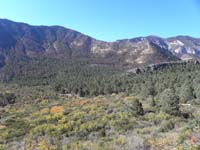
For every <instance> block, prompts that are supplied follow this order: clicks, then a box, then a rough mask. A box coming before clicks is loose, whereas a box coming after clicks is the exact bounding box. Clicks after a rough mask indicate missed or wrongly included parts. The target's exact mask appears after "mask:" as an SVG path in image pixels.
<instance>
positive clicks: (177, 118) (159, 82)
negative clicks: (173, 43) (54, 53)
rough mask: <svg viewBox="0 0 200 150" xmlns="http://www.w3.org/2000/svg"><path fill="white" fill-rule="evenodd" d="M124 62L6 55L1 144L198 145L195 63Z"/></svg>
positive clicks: (41, 148) (0, 86) (198, 69)
mask: <svg viewBox="0 0 200 150" xmlns="http://www.w3.org/2000/svg"><path fill="white" fill-rule="evenodd" d="M130 69H132V68H123V69H122V68H120V67H119V66H113V65H110V64H104V65H102V64H100V63H98V62H97V61H94V60H90V61H88V60H87V61H86V60H81V61H63V60H62V61H61V60H60V59H55V58H52V59H51V58H48V59H47V58H33V59H32V60H30V59H26V58H23V59H20V60H17V59H16V60H15V59H12V61H10V62H9V63H7V64H6V66H4V67H3V68H1V83H0V91H1V92H0V112H1V113H0V150H4V149H6V150H7V149H8V150H9V149H12V150H13V149H20V150H21V149H24V148H25V149H31V150H32V149H37V150H45V149H50V150H57V149H58V150H59V149H60V150H62V149H66V150H67V149H72V150H74V149H83V150H88V149H92V150H93V149H95V150H98V149H99V150H101V149H108V150H110V149H119V150H123V149H127V150H132V149H158V150H160V149H171V148H174V147H176V148H177V149H185V148H186V149H189V148H191V149H199V148H200V147H199V146H200V145H199V139H200V136H199V121H200V120H199V119H200V118H199V116H200V112H199V107H200V79H199V76H200V64H199V63H194V62H187V63H186V62H184V63H174V64H173V63H171V64H168V65H163V66H161V67H159V68H157V69H149V66H146V67H143V68H141V70H143V71H141V72H137V73H135V72H130V71H129V70H130Z"/></svg>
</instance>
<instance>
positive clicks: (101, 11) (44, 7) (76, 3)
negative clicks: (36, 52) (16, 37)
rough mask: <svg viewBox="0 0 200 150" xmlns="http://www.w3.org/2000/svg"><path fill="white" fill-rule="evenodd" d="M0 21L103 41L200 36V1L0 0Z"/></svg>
mask: <svg viewBox="0 0 200 150" xmlns="http://www.w3.org/2000/svg"><path fill="white" fill-rule="evenodd" d="M0 18H2V19H3V18H4V19H5V18H6V19H9V20H13V21H17V22H25V23H29V24H32V25H60V26H64V27H66V28H70V29H74V30H76V31H79V32H81V33H84V34H86V35H89V36H92V37H94V38H96V39H99V40H104V41H115V40H119V39H127V38H133V37H139V36H148V35H156V36H160V37H172V36H176V35H189V36H193V37H200V0H0Z"/></svg>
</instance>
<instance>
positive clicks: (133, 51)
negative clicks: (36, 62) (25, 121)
mask: <svg viewBox="0 0 200 150" xmlns="http://www.w3.org/2000/svg"><path fill="white" fill-rule="evenodd" d="M9 54H10V55H15V57H19V56H28V57H38V56H40V55H44V56H48V57H64V58H66V59H74V58H104V59H107V60H109V61H110V60H114V62H115V63H116V62H118V63H121V64H123V65H125V66H127V65H128V66H137V65H144V64H151V63H159V62H166V61H176V60H188V59H199V57H200V39H198V38H192V37H189V36H176V37H170V38H161V37H158V36H154V35H151V36H147V37H136V38H131V39H122V40H117V41H114V42H106V41H101V40H97V39H95V38H92V37H90V36H87V35H85V34H82V33H80V32H78V31H75V30H72V29H68V28H65V27H62V26H57V25H55V26H44V25H40V26H32V25H29V24H27V23H20V22H13V21H10V20H8V19H0V56H1V58H3V61H2V64H4V63H6V62H4V60H5V61H6V60H7V59H8V55H9ZM1 60H2V59H1Z"/></svg>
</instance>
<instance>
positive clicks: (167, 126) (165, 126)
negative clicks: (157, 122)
mask: <svg viewBox="0 0 200 150" xmlns="http://www.w3.org/2000/svg"><path fill="white" fill-rule="evenodd" d="M173 128H174V122H173V121H172V120H169V121H167V120H165V121H163V122H162V123H161V127H160V129H159V131H160V132H168V131H170V130H172V129H173Z"/></svg>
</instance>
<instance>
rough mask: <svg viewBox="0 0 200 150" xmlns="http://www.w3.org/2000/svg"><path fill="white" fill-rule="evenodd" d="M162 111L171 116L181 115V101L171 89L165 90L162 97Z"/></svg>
mask: <svg viewBox="0 0 200 150" xmlns="http://www.w3.org/2000/svg"><path fill="white" fill-rule="evenodd" d="M160 106H161V111H163V112H165V113H168V114H171V115H178V114H179V99H178V97H177V96H176V95H175V93H174V91H173V90H171V89H165V90H164V91H163V92H162V93H161V95H160Z"/></svg>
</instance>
